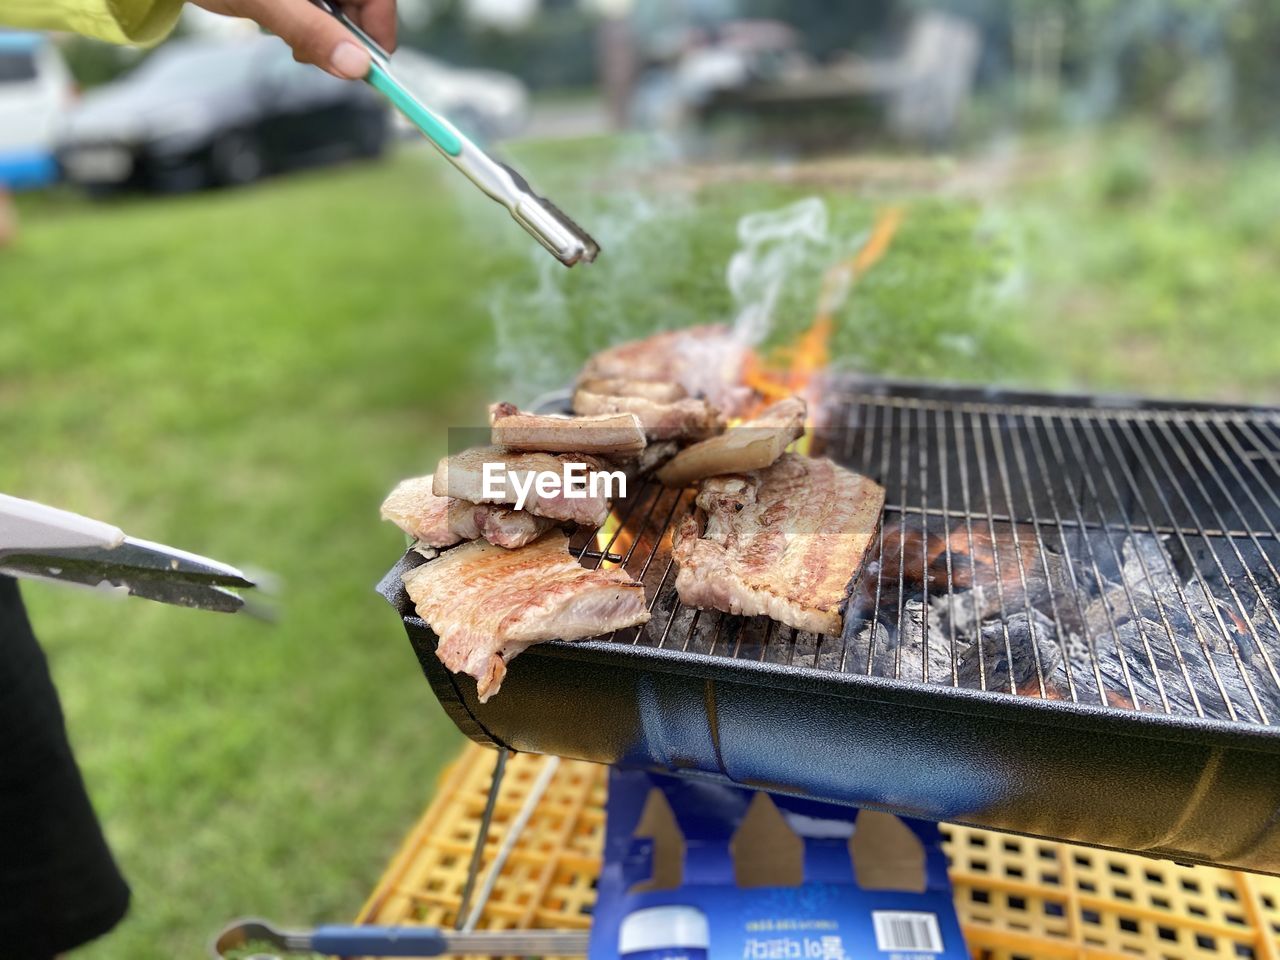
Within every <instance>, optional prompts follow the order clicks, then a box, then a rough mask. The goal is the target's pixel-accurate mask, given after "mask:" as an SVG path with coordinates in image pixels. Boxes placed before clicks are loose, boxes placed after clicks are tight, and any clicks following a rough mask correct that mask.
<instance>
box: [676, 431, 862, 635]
mask: <svg viewBox="0 0 1280 960" xmlns="http://www.w3.org/2000/svg"><path fill="white" fill-rule="evenodd" d="M883 509H884V490H883V488H881V487H880V485H879V484H877V483H875V482H874V481H872V480H869V479H868V478H866V477H863V476H860V475H858V474H856V473H854V472H852V471H850V470H846V469H844V468H843V467H840V466H837V465H836V464H834V463H832V462H831V461H830V460H820V459H815V458H812V457H805V456H799V455H797V454H785V455H783V456H782V457H781V458H780V459H779V460H778V461H777V462H776V463H774V464H773V465H772V466H769V467H766V468H765V469H763V470H759V471H755V472H752V473H750V474H745V475H742V476H728V477H712V478H711V479H709V480H705V481H703V483H702V486H701V489H700V490H699V493H698V497H697V510H695V511H694V512H693V513H691V514H689V515H688V516H686V517H685V518H684V519H683V520H682V521H681V522H680V525H679V527H678V528H677V529H676V534H675V541H674V544H673V547H672V557H673V558H674V560H675V562H676V566H677V567H678V571H679V572H678V573H677V575H676V590H677V592H678V593H679V594H680V600H681V601H682V602H683V603H686V604H688V605H690V606H693V607H705V608H711V609H714V610H723V611H724V612H726V613H734V614H742V615H744V616H758V615H764V616H766V617H771V618H773V619H774V620H777V621H778V622H779V623H784V624H786V625H787V626H791V627H795V628H796V629H798V630H806V631H809V632H812V633H825V634H833V635H837V636H838V635H839V634H840V632H841V630H842V628H843V626H844V616H843V613H842V612H841V606H842V605H843V604H844V602H845V598H846V597H847V595H848V591H849V588H850V586H851V584H852V582H853V581H854V580H856V578H857V577H858V576H859V575H860V573H861V571H862V568H863V565H864V563H865V562H866V557H867V552H868V549H869V548H870V546H871V542H872V540H873V539H874V537H875V534H876V530H877V529H878V527H879V524H880V514H881V511H882V510H883Z"/></svg>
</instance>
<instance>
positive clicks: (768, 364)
mask: <svg viewBox="0 0 1280 960" xmlns="http://www.w3.org/2000/svg"><path fill="white" fill-rule="evenodd" d="M901 223H902V210H901V209H900V208H898V207H888V208H886V209H884V210H882V211H881V212H880V213H879V215H878V216H877V217H876V221H875V224H874V225H873V226H872V228H871V235H870V236H869V237H868V238H867V242H866V243H864V244H863V245H862V248H861V249H860V250H859V251H858V252H857V253H856V254H855V255H854V256H852V257H850V258H848V259H847V260H842V261H840V262H839V263H837V264H835V265H834V266H832V267H831V268H830V269H829V270H827V272H826V274H824V275H823V278H822V287H821V288H820V290H819V292H818V308H817V311H816V313H815V314H814V320H813V323H812V325H810V327H809V329H807V330H806V331H805V332H804V333H802V334H800V336H799V337H797V338H796V340H795V341H794V342H793V343H790V344H787V345H785V346H783V347H779V348H778V349H777V350H776V351H775V353H774V355H773V356H772V357H771V358H770V360H769V361H764V360H762V359H761V358H760V357H759V356H758V355H757V354H756V353H754V352H748V353H747V356H746V360H745V361H744V363H743V383H744V384H746V385H747V386H749V387H751V388H752V389H753V390H755V391H756V392H757V393H758V394H760V398H761V400H760V403H759V405H758V407H757V409H759V408H762V407H764V406H767V405H768V404H770V403H773V402H774V401H776V400H781V399H784V398H785V397H789V396H794V395H798V396H801V397H804V398H805V400H806V401H808V402H809V405H810V408H813V406H814V402H813V401H814V400H815V399H816V398H815V397H812V396H810V395H809V394H810V391H811V390H812V388H813V383H814V380H815V378H816V377H817V375H818V374H819V373H821V372H822V371H823V370H825V369H826V367H827V365H828V364H829V363H830V362H831V335H832V333H834V332H835V313H836V311H837V310H838V309H839V308H840V305H841V304H842V303H843V302H844V299H845V297H846V296H847V294H848V292H849V288H850V287H851V286H852V285H853V284H854V283H856V282H857V280H858V279H859V278H860V277H861V276H862V275H863V274H865V273H866V272H867V271H868V270H870V269H871V268H872V267H873V266H874V265H875V264H876V262H877V261H879V260H880V258H881V257H883V256H884V255H885V254H886V253H887V252H888V251H889V245H890V244H891V243H892V242H893V237H894V234H895V233H897V231H898V227H899V225H900V224H901ZM753 412H754V411H753Z"/></svg>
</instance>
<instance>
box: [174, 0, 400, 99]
mask: <svg viewBox="0 0 1280 960" xmlns="http://www.w3.org/2000/svg"><path fill="white" fill-rule="evenodd" d="M192 2H193V3H195V4H196V6H199V7H203V8H204V9H206V10H210V11H212V12H213V13H220V14H223V15H224V16H228V17H245V18H246V19H249V20H252V21H254V22H255V23H257V24H258V25H260V26H262V27H264V28H265V29H267V30H269V31H271V32H272V33H274V34H275V35H276V36H278V37H280V39H282V40H283V41H284V42H285V43H287V44H288V45H289V46H290V47H292V48H293V57H294V59H295V60H299V61H301V62H302V63H311V64H314V65H315V66H317V67H319V68H320V69H322V70H327V71H328V72H329V73H331V74H333V75H334V76H335V77H340V78H342V79H344V80H360V79H363V78H364V76H365V75H366V74H368V72H369V67H370V66H371V59H370V57H369V51H368V50H366V49H365V48H364V47H363V46H361V45H360V44H359V43H358V42H357V41H356V39H355V38H354V37H352V36H351V32H350V31H349V30H347V28H346V27H344V26H343V25H342V24H341V23H339V22H338V21H337V20H336V19H334V18H333V17H331V16H330V15H329V14H327V13H325V12H324V11H323V10H321V9H320V8H319V7H317V6H315V5H314V4H312V3H311V2H310V0H192ZM335 5H336V6H337V7H339V8H341V9H342V11H343V12H344V13H345V14H346V15H347V16H349V17H350V18H351V19H352V20H354V21H355V22H356V23H357V24H359V25H360V28H361V29H362V30H364V31H365V32H366V33H367V34H369V36H371V37H373V39H375V40H377V41H378V43H380V44H381V45H382V46H384V47H385V48H386V49H388V50H394V49H395V45H396V0H335Z"/></svg>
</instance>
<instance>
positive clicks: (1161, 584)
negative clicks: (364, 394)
mask: <svg viewBox="0 0 1280 960" xmlns="http://www.w3.org/2000/svg"><path fill="white" fill-rule="evenodd" d="M825 397H826V398H827V400H826V403H825V404H824V406H823V409H822V412H821V417H820V424H819V428H818V429H817V431H816V432H815V436H814V441H813V442H814V446H815V449H814V451H813V452H814V453H822V454H825V455H828V456H831V457H833V458H834V459H836V460H837V461H839V462H841V463H844V464H846V465H847V466H849V467H851V468H853V469H856V470H858V471H859V472H862V473H866V474H868V475H870V476H872V477H874V478H876V479H877V480H878V481H879V482H881V483H882V484H883V485H884V486H885V488H886V491H887V506H886V509H885V513H884V518H883V523H882V527H881V529H880V531H879V534H878V536H877V538H876V543H875V545H874V548H873V554H872V557H871V558H870V562H869V563H868V564H867V566H866V569H865V570H864V572H863V574H862V575H861V577H860V579H859V580H858V581H857V582H856V583H855V584H854V586H853V591H852V595H851V599H850V603H849V608H848V610H847V612H846V616H845V629H844V631H843V634H842V635H841V636H838V637H837V636H816V635H810V634H803V633H800V632H797V631H795V630H793V629H790V628H786V627H782V626H780V625H778V624H776V623H774V622H772V621H769V620H765V619H763V618H751V619H744V618H740V617H733V616H728V615H724V614H720V613H717V612H713V611H698V610H692V609H689V608H686V607H684V606H683V605H681V604H680V603H679V600H678V598H677V596H676V594H675V590H674V579H675V573H676V571H675V569H674V567H673V565H672V562H671V559H670V531H671V530H672V528H673V526H674V524H675V523H676V522H677V521H678V520H679V519H680V518H681V517H682V516H683V515H684V513H685V512H686V511H688V510H689V509H691V508H692V502H691V501H692V498H691V494H690V493H689V492H677V491H670V490H664V489H662V488H660V487H658V486H656V485H646V486H644V487H642V488H639V489H637V490H633V491H632V495H631V496H630V497H629V498H627V500H626V501H624V502H620V503H619V504H617V506H616V508H615V513H614V516H613V517H612V518H611V520H610V522H609V523H608V524H606V525H605V527H604V528H602V530H601V531H596V532H580V533H579V534H578V535H577V536H576V537H575V539H574V545H575V547H576V548H577V549H578V550H579V551H580V552H581V554H582V557H583V562H584V563H588V564H595V565H613V566H616V565H621V566H624V567H625V568H626V569H627V570H628V571H630V572H631V573H632V574H633V575H634V576H635V577H637V578H638V579H640V580H642V581H643V582H644V584H645V588H646V595H647V596H648V598H649V601H650V604H651V609H652V612H653V616H652V619H651V621H650V623H649V624H647V625H646V626H645V627H644V628H642V629H632V630H627V631H621V632H618V633H616V634H614V635H611V636H607V637H600V638H597V639H594V640H590V641H584V642H578V643H559V642H558V643H549V644H544V645H540V646H537V647H534V648H532V649H530V650H528V651H527V652H526V653H524V654H523V655H522V656H521V657H520V659H519V660H518V661H517V662H516V663H515V664H514V666H513V667H512V669H511V671H510V673H509V674H508V676H507V678H506V680H505V681H504V684H503V688H502V692H501V693H500V694H499V695H498V696H497V697H495V698H494V699H493V700H492V701H491V702H489V703H488V704H484V705H481V704H479V703H478V702H477V700H476V697H475V684H474V682H473V681H471V680H470V679H469V678H465V677H463V678H458V677H455V676H452V675H450V674H449V673H448V672H446V671H445V670H444V669H443V667H442V666H441V665H440V663H439V662H438V660H437V659H436V657H435V654H434V649H435V642H436V640H435V637H434V635H433V634H432V633H431V631H430V630H429V629H428V628H427V627H426V625H425V624H424V623H423V622H422V621H421V620H420V619H418V618H417V616H416V615H415V614H414V612H413V609H412V605H411V604H410V603H409V601H408V598H407V596H406V595H405V594H404V591H403V589H402V587H401V585H400V582H399V574H400V573H401V571H402V570H404V569H405V568H406V567H407V566H411V565H414V564H416V563H419V562H421V558H419V557H418V556H417V555H416V554H413V553H409V554H407V555H406V556H405V557H404V558H402V560H401V561H400V563H399V564H398V565H397V566H396V567H395V568H394V569H393V570H392V571H391V572H390V573H389V574H388V576H387V578H386V579H385V580H384V581H383V583H382V585H381V587H380V589H381V590H382V592H383V593H384V594H385V595H386V596H387V598H388V599H389V600H390V601H391V602H392V603H393V604H394V605H395V606H396V607H397V608H398V609H399V611H400V613H401V615H402V617H403V620H404V624H405V627H406V629H407V631H408V634H409V637H410V639H411V641H412V643H413V646H414V649H415V651H416V653H417V655H418V658H419V660H420V661H421V663H422V667H423V670H424V672H425V674H426V676H427V678H428V680H429V681H430V683H431V685H432V688H433V690H434V691H435V692H436V694H437V695H438V697H439V699H440V701H441V703H442V704H443V705H444V707H445V709H446V711H447V712H448V713H449V715H450V717H451V718H452V719H453V720H454V722H455V723H456V724H457V725H458V726H459V727H460V728H461V729H462V730H463V731H464V732H465V733H466V734H467V735H468V736H470V737H471V738H472V739H475V740H477V741H480V742H483V743H488V744H492V745H496V746H501V747H506V748H510V749H514V750H518V751H533V752H540V753H551V754H558V755H562V756H568V757H574V758H579V759H585V760H594V761H598V762H603V763H612V764H621V765H629V766H641V767H646V768H650V769H655V770H664V771H673V772H679V773H683V774H686V775H689V776H694V777H707V778H712V779H718V780H726V781H731V782H735V783H739V784H744V785H749V786H753V787H759V788H765V789H769V790H773V791H780V792H785V793H793V794H798V795H806V796H813V797H819V798H822V799H827V800H835V801H839V802H846V803H852V804H857V805H861V806H868V807H873V808H877V809H882V810H888V811H890V812H894V813H900V814H904V815H909V816H918V817H926V818H932V819H936V820H950V821H955V822H960V823H965V824H970V825H974V826H981V827H987V828H993V829H998V830H1005V831H1010V832H1015V833H1023V834H1028V835H1034V836H1042V837H1049V838H1054V839H1060V840H1068V841H1074V842H1079V843H1087V844H1092V845H1096V846H1102V847H1108V848H1113V849H1119V850H1125V851H1132V852H1138V853H1146V854H1149V855H1153V856H1161V857H1168V858H1172V859H1175V860H1179V861H1183V862H1196V863H1209V864H1217V865H1223V866H1230V867H1236V868H1240V869H1246V870H1255V871H1261V872H1269V873H1280V620H1278V619H1277V617H1278V614H1277V611H1280V573H1278V572H1277V571H1278V567H1280V533H1277V526H1278V524H1280V495H1278V494H1277V489H1278V488H1280V411H1276V410H1271V409H1260V408H1252V407H1229V406H1219V405H1208V404H1170V403H1161V402H1155V401H1146V400H1128V399H1125V400H1118V399H1109V398H1098V397H1086V396H1058V395H1044V394H1028V393H1015V392H1008V391H994V390H984V389H973V388H963V387H947V386H938V385H921V384H912V383H903V382H893V381H884V380H868V379H862V378H844V379H833V380H832V381H831V382H830V383H829V384H828V385H827V389H826V392H825Z"/></svg>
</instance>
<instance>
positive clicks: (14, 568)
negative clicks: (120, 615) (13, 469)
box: [0, 494, 255, 613]
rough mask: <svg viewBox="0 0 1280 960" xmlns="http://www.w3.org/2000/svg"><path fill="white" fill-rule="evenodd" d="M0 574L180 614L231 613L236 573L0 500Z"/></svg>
mask: <svg viewBox="0 0 1280 960" xmlns="http://www.w3.org/2000/svg"><path fill="white" fill-rule="evenodd" d="M0 574H6V575H8V576H12V577H27V578H32V579H37V580H54V581H60V582H64V583H77V584H81V585H83V586H88V587H99V588H102V589H106V590H110V591H113V592H115V591H120V592H124V593H128V594H130V595H132V596H136V597H145V598H147V599H148V600H158V601H159V602H161V603H171V604H176V605H178V606H182V607H196V608H198V609H201V610H215V611H219V612H222V613H235V612H237V611H239V610H243V609H244V608H245V599H244V598H243V597H241V596H240V594H238V593H236V592H235V590H236V589H237V588H240V589H243V588H247V587H252V586H255V584H254V581H253V580H251V579H250V578H249V577H247V576H245V575H244V574H243V573H241V572H240V571H239V570H237V569H236V568H235V567H231V566H228V565H227V564H225V563H219V562H218V561H217V560H210V559H209V558H208V557H201V556H198V555H197V554H194V553H187V552H186V551H185V550H177V549H175V548H173V547H166V546H164V545H163V544H159V543H151V542H149V541H147V540H137V539H134V538H133V537H129V536H126V535H125V533H124V531H123V530H121V529H120V528H119V527H115V526H112V525H111V524H109V523H103V522H102V521H100V520H91V519H89V518H88V517H82V516H80V515H79V514H76V513H68V512H67V511H66V510H58V509H55V508H54V507H47V506H45V505H44V504H42V503H33V502H32V501H30V500H19V499H18V498H17V497H10V496H6V495H5V494H0Z"/></svg>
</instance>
